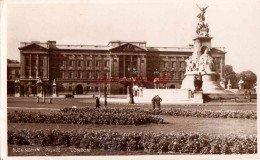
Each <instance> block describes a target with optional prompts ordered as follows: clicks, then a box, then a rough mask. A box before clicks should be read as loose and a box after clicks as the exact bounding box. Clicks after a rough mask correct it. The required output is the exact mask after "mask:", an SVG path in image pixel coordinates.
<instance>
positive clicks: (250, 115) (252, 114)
mask: <svg viewBox="0 0 260 160" xmlns="http://www.w3.org/2000/svg"><path fill="white" fill-rule="evenodd" d="M149 112H150V113H151V114H153V115H172V116H185V117H200V118H243V119H257V114H256V111H241V110H238V111H224V110H221V111H210V110H191V109H180V108H171V109H163V110H149Z"/></svg>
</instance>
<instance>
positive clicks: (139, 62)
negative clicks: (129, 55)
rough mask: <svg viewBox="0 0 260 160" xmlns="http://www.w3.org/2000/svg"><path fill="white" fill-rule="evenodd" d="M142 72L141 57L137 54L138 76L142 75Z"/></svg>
mask: <svg viewBox="0 0 260 160" xmlns="http://www.w3.org/2000/svg"><path fill="white" fill-rule="evenodd" d="M140 73H141V57H140V56H137V76H140Z"/></svg>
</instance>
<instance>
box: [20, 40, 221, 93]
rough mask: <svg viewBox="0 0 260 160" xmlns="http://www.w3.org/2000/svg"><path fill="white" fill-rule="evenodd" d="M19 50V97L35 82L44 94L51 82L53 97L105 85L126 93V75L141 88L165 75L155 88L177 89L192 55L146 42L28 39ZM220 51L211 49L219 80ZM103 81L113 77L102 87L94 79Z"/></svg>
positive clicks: (33, 90) (100, 89)
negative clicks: (54, 90)
mask: <svg viewBox="0 0 260 160" xmlns="http://www.w3.org/2000/svg"><path fill="white" fill-rule="evenodd" d="M19 49H20V61H21V64H20V65H21V69H20V74H21V76H20V85H21V90H20V91H21V96H22V95H24V94H25V93H28V94H30V95H35V94H36V92H37V80H38V79H39V78H40V79H41V80H42V82H43V88H44V91H45V93H47V94H48V93H51V92H52V89H51V88H52V83H53V81H54V80H55V82H56V85H57V94H58V95H61V94H97V93H99V92H101V93H102V92H103V90H104V89H105V88H104V87H105V86H107V91H108V93H109V94H126V93H127V84H126V83H124V81H125V80H126V79H127V77H130V76H134V77H136V76H138V77H139V79H141V78H142V79H143V81H142V83H141V81H139V82H140V83H139V84H138V83H137V85H139V86H142V87H146V88H154V84H153V80H154V79H153V78H154V77H153V76H160V77H168V79H167V83H166V84H163V83H160V84H159V88H180V86H181V83H182V80H183V78H184V74H185V68H186V62H185V60H186V59H188V57H189V56H191V55H192V52H193V46H188V47H148V46H146V42H127V41H111V42H109V43H108V45H107V46H100V45H59V44H56V41H47V42H46V43H42V42H38V41H32V42H21V45H20V47H19ZM225 53H226V52H225V51H224V48H214V47H213V48H212V49H211V54H212V56H213V57H214V61H215V64H216V66H217V67H216V72H217V73H219V74H220V78H223V77H224V66H225ZM104 77H106V78H108V79H111V78H112V77H114V78H113V79H112V80H111V83H108V84H107V85H106V84H104V83H102V82H101V81H99V79H101V78H104ZM151 77H152V78H151ZM148 81H149V82H151V83H145V82H148Z"/></svg>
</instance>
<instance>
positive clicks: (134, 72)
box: [128, 67, 137, 104]
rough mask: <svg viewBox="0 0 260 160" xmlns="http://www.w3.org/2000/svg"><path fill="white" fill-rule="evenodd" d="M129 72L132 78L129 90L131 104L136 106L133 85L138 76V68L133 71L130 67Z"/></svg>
mask: <svg viewBox="0 0 260 160" xmlns="http://www.w3.org/2000/svg"><path fill="white" fill-rule="evenodd" d="M128 72H130V78H131V82H130V89H129V96H130V99H129V104H134V95H133V83H134V77H133V76H136V74H137V71H136V68H135V67H134V68H133V70H132V68H130V67H128Z"/></svg>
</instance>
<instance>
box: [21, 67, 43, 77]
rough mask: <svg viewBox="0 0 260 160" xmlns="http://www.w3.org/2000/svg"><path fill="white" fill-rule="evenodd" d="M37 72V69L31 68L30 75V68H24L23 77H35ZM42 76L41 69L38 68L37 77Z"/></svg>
mask: <svg viewBox="0 0 260 160" xmlns="http://www.w3.org/2000/svg"><path fill="white" fill-rule="evenodd" d="M36 73H37V69H32V70H31V75H30V70H29V69H26V70H25V77H30V76H31V77H36V76H37V75H36ZM42 76H43V69H39V72H38V77H42Z"/></svg>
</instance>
